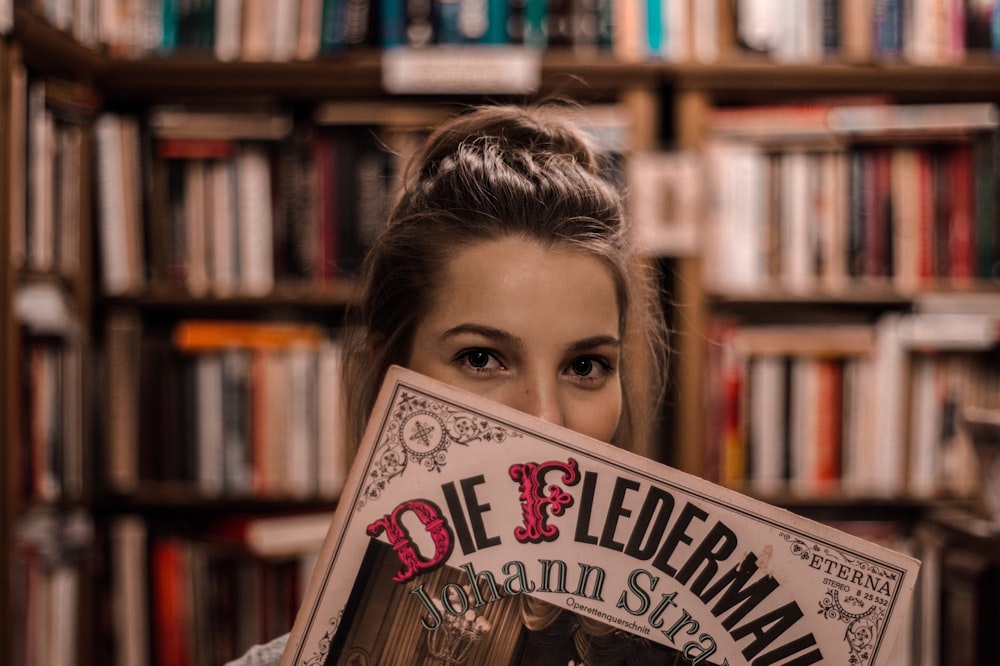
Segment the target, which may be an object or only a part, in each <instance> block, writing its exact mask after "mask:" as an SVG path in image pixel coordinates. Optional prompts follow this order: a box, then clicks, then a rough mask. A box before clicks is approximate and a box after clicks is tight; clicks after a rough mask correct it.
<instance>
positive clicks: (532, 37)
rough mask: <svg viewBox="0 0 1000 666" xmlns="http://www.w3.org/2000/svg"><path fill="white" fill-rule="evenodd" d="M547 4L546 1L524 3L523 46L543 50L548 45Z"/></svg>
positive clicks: (533, 0) (526, 1)
mask: <svg viewBox="0 0 1000 666" xmlns="http://www.w3.org/2000/svg"><path fill="white" fill-rule="evenodd" d="M548 20H549V11H548V2H547V0H525V2H524V37H523V39H524V45H525V46H531V47H534V48H545V47H546V45H547V44H548V39H549V36H548Z"/></svg>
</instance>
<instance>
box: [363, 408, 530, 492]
mask: <svg viewBox="0 0 1000 666" xmlns="http://www.w3.org/2000/svg"><path fill="white" fill-rule="evenodd" d="M520 436H521V433H520V432H518V431H516V430H511V429H509V428H506V427H504V426H501V425H497V424H496V423H494V422H492V421H490V420H489V419H487V418H484V417H482V416H480V415H478V414H475V413H473V412H470V411H468V410H463V409H458V408H457V407H455V406H454V405H451V404H448V403H445V402H441V401H438V400H432V399H429V398H428V397H426V396H423V395H418V394H415V393H411V392H408V391H400V394H399V400H398V401H397V403H396V405H395V407H394V408H393V409H392V418H391V420H390V422H389V423H388V424H387V425H386V427H385V428H384V430H383V432H382V439H381V441H380V442H379V444H378V447H377V449H376V454H375V459H374V460H373V464H372V466H371V473H370V477H369V481H368V484H367V485H366V486H365V487H364V491H363V493H362V497H361V500H360V501H359V502H358V506H357V508H358V509H361V508H362V507H364V506H365V504H367V503H368V502H369V501H375V500H377V499H378V498H379V497H381V495H382V492H383V491H384V490H385V488H386V486H387V485H388V484H389V483H390V482H391V481H392V479H394V478H396V477H398V476H400V475H402V474H403V472H404V471H406V468H407V466H408V465H409V464H410V463H415V464H418V465H420V466H421V467H423V468H424V469H426V470H427V471H440V470H441V468H442V467H444V466H445V465H446V464H447V462H448V449H449V448H450V447H451V446H452V445H453V444H458V445H461V446H469V445H470V444H474V443H477V442H485V443H493V444H500V443H503V442H504V441H506V440H507V438H508V437H520Z"/></svg>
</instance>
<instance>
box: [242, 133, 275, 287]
mask: <svg viewBox="0 0 1000 666" xmlns="http://www.w3.org/2000/svg"><path fill="white" fill-rule="evenodd" d="M237 159H238V166H237V188H238V203H237V206H238V210H239V229H240V238H239V241H238V243H239V246H240V267H239V273H240V279H241V288H242V289H241V291H243V292H244V293H247V294H250V295H254V296H261V295H264V294H267V293H269V292H270V291H271V290H272V289H273V288H274V258H273V255H272V247H273V239H272V218H273V215H274V212H273V209H272V202H271V168H270V164H269V162H268V159H267V153H266V152H265V150H264V149H263V148H261V147H259V146H243V147H241V149H240V153H239V157H238V158H237Z"/></svg>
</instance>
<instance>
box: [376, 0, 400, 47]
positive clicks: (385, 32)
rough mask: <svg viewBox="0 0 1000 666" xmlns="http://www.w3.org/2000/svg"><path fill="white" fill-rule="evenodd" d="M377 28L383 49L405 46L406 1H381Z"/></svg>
mask: <svg viewBox="0 0 1000 666" xmlns="http://www.w3.org/2000/svg"><path fill="white" fill-rule="evenodd" d="M379 26H380V33H381V34H380V38H381V42H382V46H383V47H385V48H392V47H394V46H403V45H404V44H406V0H381V2H379Z"/></svg>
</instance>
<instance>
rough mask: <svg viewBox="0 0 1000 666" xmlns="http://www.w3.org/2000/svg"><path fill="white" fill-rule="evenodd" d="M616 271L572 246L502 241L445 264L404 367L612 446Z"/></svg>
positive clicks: (616, 399) (618, 400)
mask: <svg viewBox="0 0 1000 666" xmlns="http://www.w3.org/2000/svg"><path fill="white" fill-rule="evenodd" d="M620 352H621V341H620V339H619V332H618V299H617V296H616V292H615V285H614V280H613V279H612V274H611V271H610V270H609V269H608V267H607V266H606V265H605V264H604V263H602V262H601V261H600V260H599V259H597V258H596V257H593V256H591V255H589V254H586V253H584V252H582V251H580V250H574V249H571V248H557V249H545V248H542V247H541V246H540V245H539V244H537V243H535V242H533V241H529V240H524V239H519V238H504V239H499V240H495V241H488V242H486V243H483V244H480V245H475V246H471V247H468V248H465V249H463V250H461V251H459V253H458V254H457V255H456V256H455V257H454V258H453V259H452V260H451V261H449V262H448V263H447V264H446V266H445V268H444V272H443V281H442V285H441V288H440V290H439V291H438V293H437V294H435V297H434V299H433V302H432V305H431V309H430V310H429V311H428V313H427V315H426V316H425V317H424V318H423V319H422V320H421V321H420V322H419V323H418V325H417V328H416V331H415V333H414V337H413V348H412V349H411V352H410V359H409V363H408V366H409V367H410V368H411V369H413V370H416V371H417V372H420V373H423V374H425V375H428V376H430V377H433V378H435V379H439V380H441V381H444V382H447V383H449V384H452V385H454V386H457V387H459V388H463V389H466V390H469V391H471V392H473V393H477V394H479V395H481V396H484V397H487V398H490V399H493V400H496V401H498V402H501V403H503V404H505V405H508V406H510V407H514V408H515V409H519V410H521V411H524V412H527V413H529V414H533V415H535V416H538V417H540V418H542V419H545V420H546V421H549V422H551V423H556V424H558V425H561V426H565V427H567V428H570V429H572V430H575V431H577V432H580V433H583V434H584V435H589V436H590V437H594V438H596V439H599V440H602V441H605V442H608V441H610V440H611V438H612V436H613V435H614V433H615V430H616V429H617V427H618V421H619V419H620V417H621V410H622V389H621V381H620V377H619V374H618V368H619V360H620Z"/></svg>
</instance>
